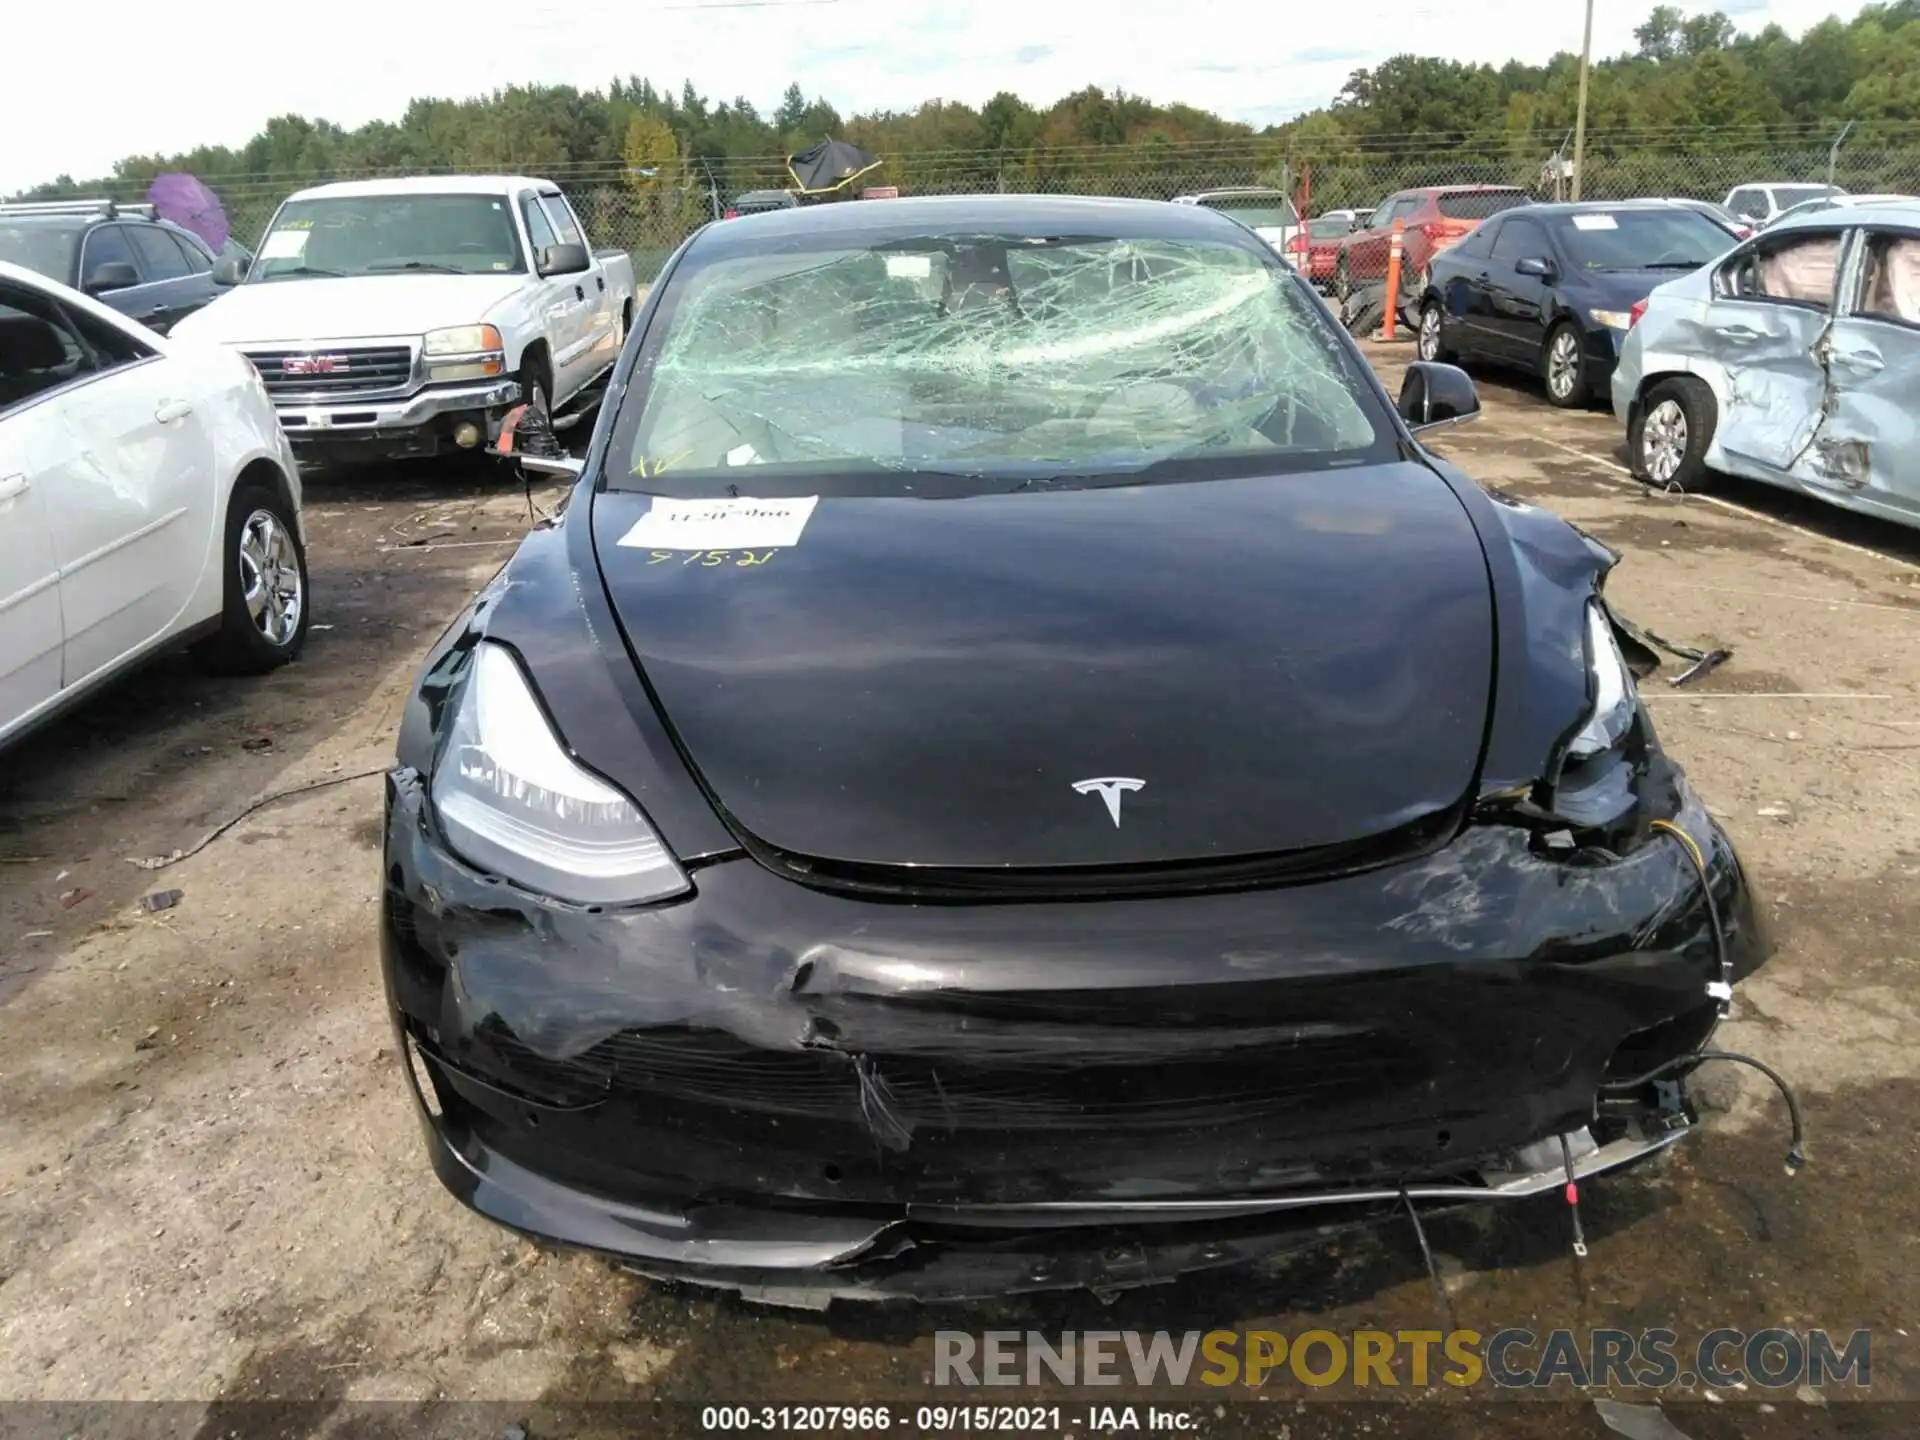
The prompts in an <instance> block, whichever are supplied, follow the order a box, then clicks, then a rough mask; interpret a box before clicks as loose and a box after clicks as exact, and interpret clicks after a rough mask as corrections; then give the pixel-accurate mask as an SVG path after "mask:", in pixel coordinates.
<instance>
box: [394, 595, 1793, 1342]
mask: <svg viewBox="0 0 1920 1440" xmlns="http://www.w3.org/2000/svg"><path fill="white" fill-rule="evenodd" d="M500 593H504V592H503V591H502V592H500ZM469 643H470V641H468V640H465V639H463V640H462V641H460V642H459V644H457V645H456V646H455V651H454V652H445V653H455V652H457V651H458V650H459V649H460V648H461V647H462V646H465V645H467V644H469ZM558 649H559V651H560V652H562V654H561V658H559V659H557V660H556V663H564V658H563V657H564V649H565V647H564V646H562V647H558ZM443 658H444V654H443ZM452 668H455V667H451V666H449V667H445V668H443V671H442V673H443V674H444V673H446V671H447V670H450V669H452ZM453 683H457V682H453ZM427 688H428V689H429V691H430V690H431V688H432V687H431V685H430V686H429V687H427ZM1636 733H1638V734H1639V737H1640V738H1639V739H1638V740H1637V741H1635V742H1634V744H1635V747H1636V748H1633V749H1631V750H1630V751H1623V752H1622V753H1623V754H1626V755H1627V759H1626V761H1625V763H1627V764H1628V766H1629V768H1630V770H1632V771H1633V778H1632V788H1633V792H1634V794H1635V803H1634V815H1633V817H1632V818H1631V819H1630V820H1627V821H1621V820H1618V819H1616V820H1613V821H1602V822H1600V823H1598V824H1595V825H1588V824H1584V823H1582V822H1581V821H1580V820H1578V819H1577V818H1574V817H1570V816H1568V815H1567V814H1565V813H1563V812H1564V810H1565V808H1566V806H1567V804H1568V803H1569V800H1570V797H1578V796H1580V795H1584V794H1585V793H1586V791H1585V790H1584V789H1582V787H1580V786H1578V785H1576V786H1573V787H1571V788H1568V787H1566V786H1565V785H1564V784H1563V785H1562V786H1560V787H1548V788H1545V789H1540V790H1535V791H1529V792H1528V793H1527V794H1526V795H1525V796H1523V797H1522V796H1510V797H1501V796H1489V797H1488V799H1487V801H1486V803H1485V804H1484V805H1483V806H1482V808H1481V812H1480V813H1479V814H1477V815H1476V816H1475V818H1474V819H1473V820H1472V821H1471V822H1470V823H1468V824H1467V825H1465V826H1464V828H1462V829H1461V830H1460V832H1459V833H1458V834H1457V835H1455V836H1454V838H1453V839H1451V840H1450V841H1449V842H1447V843H1446V844H1444V845H1442V846H1440V847H1439V848H1437V849H1434V850H1432V851H1431V852H1430V853H1428V854H1426V855H1424V856H1422V857H1420V858H1417V859H1413V860H1410V861H1404V862H1402V863H1398V864H1393V865H1389V866H1385V867H1382V868H1378V869H1373V870H1369V871H1366V872H1363V873H1356V874H1348V875H1344V876H1337V877H1332V878H1328V879H1325V880H1322V881H1319V882H1317V883H1313V884H1303V885H1292V886H1282V887H1274V888H1258V889H1246V890H1241V891H1237V892H1230V893H1209V894H1196V895H1188V896H1181V897H1177V898H1166V897H1162V898H1156V899H1140V900H1111V901H1101V902H1095V903H1087V902H1080V903H1054V904H1050V903H1021V904H982V905H966V904H956V905H902V904H893V903H887V902H884V901H875V900H871V899H866V898H862V897H858V896H853V895H848V894H841V893H831V892H829V891H827V890H824V889H818V888H813V887H810V886H807V885H803V884H796V883H795V882H794V881H793V880H792V879H790V878H787V877H785V876H782V875H777V874H775V873H773V872H772V871H770V870H769V869H767V868H765V867H764V866H762V865H761V864H759V863H758V862H756V861H755V860H753V859H751V858H747V857H745V856H742V855H741V854H739V853H738V852H737V851H727V850H716V851H714V852H712V853H710V854H708V855H705V856H702V857H701V858H698V859H686V867H685V868H686V879H687V882H688V889H687V891H686V892H685V893H684V894H682V895H680V896H679V897H677V898H675V899H672V900H670V901H668V902H666V903H662V904H657V905H648V906H642V907H628V908H620V907H612V906H601V905H596V904H591V903H584V904H583V903H564V902H559V901H555V900H551V899H548V898H545V897H542V896H539V895H536V894H534V893H532V892H530V891H528V890H525V889H522V888H520V887H519V886H517V885H515V884H513V883H511V882H508V881H505V880H503V879H501V878H499V877H497V876H493V875H488V874H485V873H482V872H481V871H479V870H476V869H475V868H473V867H472V866H470V865H468V864H467V863H466V862H464V861H463V860H461V859H460V858H459V857H458V856H457V855H456V854H455V853H453V851H452V849H451V848H450V847H449V846H448V844H447V843H446V837H445V833H444V831H443V830H442V829H441V822H440V820H439V818H438V817H437V816H436V814H435V811H434V807H433V805H432V803H431V801H430V798H429V794H428V784H427V778H426V773H425V772H424V771H423V769H421V768H416V767H414V766H410V765H407V764H404V763H403V764H402V765H401V766H400V767H398V768H397V769H396V770H395V771H394V772H393V773H392V775H391V776H390V779H389V784H388V795H387V840H386V856H387V863H386V883H385V887H384V897H383V906H382V938H383V950H384V959H385V971H386V976H387V982H388V989H389V996H390V999H391V1002H392V1007H393V1014H394V1019H395V1023H396V1027H397V1030H398V1032H399V1036H400V1040H401V1044H402V1047H403V1049H404V1051H405V1053H406V1055H407V1057H408V1061H409V1070H410V1073H411V1075H412V1078H413V1084H414V1088H415V1091H416V1094H417V1096H418V1098H419V1100H420V1102H421V1112H422V1115H423V1118H424V1122H425V1125H426V1130H427V1135H428V1139H429V1144H430V1147H431V1150H432V1154H433V1159H434V1164H435V1166H436V1169H437V1170H438V1172H439V1174H440V1176H441V1178H442V1180H443V1181H444V1182H445V1183H446V1184H447V1185H448V1186H449V1187H450V1188H451V1189H452V1190H453V1191H454V1192H455V1193H456V1194H457V1195H458V1196H459V1197H460V1198H461V1199H462V1200H464V1201H465V1202H466V1203H467V1204H469V1205H471V1206H473V1207H474V1208H475V1209H476V1210H478V1211H480V1212H481V1213H483V1214H485V1215H488V1216H490V1217H491V1218H493V1219H495V1220H497V1221H499V1222H500V1223H502V1224H505V1225H508V1226H511V1227H513V1228H515V1229H517V1230H520V1231H523V1232H525V1233H528V1234H530V1235H533V1236H537V1237H542V1238H546V1239H550V1240H554V1241H558V1242H561V1243H565V1244H569V1245H575V1246H581V1247H585V1248H588V1249H592V1250H597V1251H601V1252H604V1253H606V1254H608V1255H611V1256H614V1257H617V1258H618V1259H620V1260H621V1261H622V1262H623V1263H625V1264H627V1265H628V1266H630V1267H631V1268H633V1269H636V1270H638V1271H641V1272H643V1273H646V1274H649V1275H653V1276H659V1277H668V1278H677V1279H683V1280H690V1281H694V1282H698V1283H702V1284H708V1285H716V1286H722V1287H726V1288H730V1289H734V1290H737V1291H739V1292H740V1293H742V1294H744V1295H747V1296H749V1297H752V1298H755V1299H759V1300H762V1301H767V1302H773V1303H782V1304H793V1305H802V1306H818V1305H823V1304H825V1303H827V1302H828V1301H830V1300H832V1299H834V1298H864V1299H871V1298H882V1297H891V1296H904V1297H912V1298H916V1299H921V1300H951V1299H963V1298H968V1297H980V1296H987V1295H994V1294H1004V1293H1011V1292H1016V1291H1022V1290H1040V1289H1054V1288H1062V1287H1086V1288H1091V1289H1094V1290H1097V1291H1108V1290H1118V1289H1124V1288H1127V1287H1129V1286H1134V1285H1140V1284H1147V1283H1155V1282H1159V1281H1164V1280H1167V1279H1171V1278H1173V1277H1175V1276H1178V1275H1180V1274H1184V1273H1188V1272H1191V1271H1197V1270H1204V1269H1209V1268H1213V1267H1218V1266H1223V1265H1230V1264H1235V1263H1239V1262H1243V1261H1246V1260H1249V1259H1253V1258H1256V1257H1258V1256H1261V1255H1266V1254H1271V1253H1273V1252H1275V1251H1278V1250H1284V1249H1288V1248H1292V1247H1294V1246H1297V1245H1299V1244H1302V1243H1304V1242H1306V1241H1307V1240H1310V1239H1311V1238H1312V1237H1313V1236H1315V1235H1318V1234H1322V1233H1324V1231H1325V1229H1326V1228H1327V1227H1330V1226H1337V1225H1347V1224H1353V1223H1361V1222H1367V1221H1372V1220H1378V1219H1381V1218H1384V1217H1386V1216H1388V1215H1390V1214H1391V1213H1392V1212H1393V1211H1394V1209H1395V1207H1396V1206H1404V1205H1405V1204H1407V1203H1409V1202H1411V1203H1414V1204H1417V1205H1421V1206H1427V1205H1448V1204H1463V1203H1473V1202H1491V1201H1497V1200H1505V1199H1523V1198H1526V1197H1529V1196H1535V1195H1540V1194H1543V1193H1545V1192H1547V1191H1558V1190H1560V1189H1561V1188H1562V1187H1563V1186H1564V1185H1566V1184H1567V1183H1568V1182H1569V1181H1570V1180H1578V1179H1581V1178H1584V1177H1586V1176H1588V1175H1593V1174H1598V1173H1601V1172H1603V1171H1607V1170H1611V1169H1616V1168H1619V1167H1621V1166H1624V1165H1628V1164H1631V1163H1634V1162H1636V1161H1638V1160H1640V1159H1643V1158H1645V1157H1646V1156H1648V1155H1650V1154H1652V1153H1654V1152H1657V1151H1659V1150H1661V1149H1663V1148H1664V1147H1666V1146H1667V1145H1669V1144H1671V1143H1672V1142H1673V1141H1674V1140H1675V1139H1677V1138H1679V1136H1680V1135H1682V1134H1683V1133H1685V1131H1686V1130H1687V1129H1688V1128H1689V1127H1690V1126H1691V1124H1692V1121H1693V1117H1692V1114H1691V1112H1690V1110H1689V1108H1688V1106H1687V1103H1686V1100H1685V1097H1684V1089H1683V1087H1682V1086H1681V1085H1678V1084H1675V1083H1671V1079H1672V1077H1671V1076H1669V1077H1668V1079H1667V1080H1658V1079H1645V1080H1640V1079H1639V1078H1638V1077H1645V1076H1648V1075H1649V1072H1655V1071H1659V1070H1661V1069H1662V1067H1665V1066H1669V1065H1670V1064H1672V1063H1673V1062H1675V1061H1677V1060H1683V1059H1684V1058H1685V1057H1686V1056H1688V1055H1690V1054H1692V1053H1693V1052H1694V1051H1696V1050H1697V1049H1698V1048H1699V1047H1700V1046H1701V1045H1702V1044H1703V1043H1704V1042H1705V1040H1706V1038H1707V1037H1708V1035H1709V1034H1710V1033H1711V1032H1712V1030H1713V1028H1714V1026H1715V1024H1716V1022H1717V1019H1718V1017H1719V1015H1720V1013H1721V1008H1722V1004H1721V1001H1720V1000H1719V999H1718V998H1717V997H1718V996H1719V995H1721V994H1722V993H1724V991H1723V990H1722V988H1721V987H1722V986H1723V985H1724V984H1725V983H1726V981H1727V980H1728V979H1729V978H1731V979H1737V978H1739V977H1740V976H1742V975H1744V974H1745V973H1747V972H1748V971H1750V970H1751V969H1752V968H1753V967H1754V966H1756V965H1757V964H1758V963H1759V962H1760V961H1761V960H1762V959H1763V958H1764V956H1765V954H1766V953H1767V950H1768V945H1767V940H1766V937H1765V935H1764V934H1763V932H1762V930H1761V928H1760V925H1759V920H1758V916H1757V914H1756V911H1755V909H1754V906H1753V904H1752V901H1751V899H1750V896H1749V894H1748V891H1747V887H1746V883H1745V879H1744V876H1743V874H1742V872H1741V869H1740V866H1739V863H1738V861H1737V860H1736V858H1735V856H1734V853H1733V851H1732V849H1731V847H1730V846H1729V845H1728V843H1727V841H1726V839H1725V837H1724V836H1723V835H1722V834H1721V833H1720V832H1719V830H1718V829H1717V827H1716V826H1715V825H1714V824H1713V822H1712V821H1711V820H1710V818H1709V817H1708V816H1707V815H1706V813H1705V812H1704V810H1703V809H1702V808H1701V807H1700V805H1699V803H1698V802H1697V800H1695V799H1694V798H1693V796H1692V795H1691V793H1690V792H1689V791H1688V789H1687V786H1686V784H1685V781H1684V780H1683V779H1682V777H1681V776H1680V774H1679V772H1678V771H1677V770H1676V769H1675V768H1674V767H1672V766H1671V764H1670V763H1668V762H1666V761H1665V759H1664V757H1662V756H1661V755H1660V754H1659V752H1658V747H1657V744H1655V743H1654V742H1653V739H1652V735H1651V731H1650V730H1645V729H1642V730H1641V731H1639V732H1636ZM1573 738H1577V737H1570V739H1569V743H1568V746H1567V747H1566V748H1567V749H1568V750H1569V751H1571V749H1572V748H1573V744H1572V740H1573ZM1620 738H1621V739H1623V740H1624V739H1628V738H1630V737H1628V736H1627V735H1625V734H1623V735H1622V736H1621V737H1620ZM402 749H403V759H404V758H405V755H406V753H407V750H408V746H407V745H406V744H405V743H404V742H403V747H402ZM1589 763H1590V761H1589ZM1567 768H1568V767H1563V768H1562V772H1561V773H1562V777H1563V780H1564V777H1565V774H1566V770H1567ZM1571 768H1573V769H1576V770H1577V769H1578V768H1579V762H1577V761H1576V762H1574V763H1573V765H1572V766H1571ZM1556 797H1557V798H1556ZM1556 805H1557V806H1558V807H1559V808H1558V809H1556V808H1555V807H1556ZM1603 808H1604V807H1603ZM1649 816H1651V817H1653V819H1663V820H1664V821H1665V823H1667V824H1669V825H1670V826H1671V827H1673V829H1675V830H1676V831H1677V832H1679V834H1680V835H1682V836H1684V837H1685V844H1684V845H1683V844H1682V843H1680V842H1679V841H1676V840H1674V839H1671V838H1668V837H1665V836H1663V834H1662V832H1661V831H1659V830H1656V829H1651V828H1648V827H1649V825H1650V824H1651V821H1650V820H1649V819H1648V817H1649ZM1635 831H1638V832H1639V833H1638V834H1637V835H1636V834H1635V833H1634V832H1635ZM1602 840H1604V841H1606V843H1601V842H1602ZM677 848H678V849H679V851H680V853H681V854H682V855H683V858H684V857H686V856H687V855H688V853H689V851H691V850H697V849H699V848H700V847H699V846H697V845H693V844H690V843H687V842H682V843H681V844H680V845H679V846H678V847H677ZM1688 848H1696V849H1697V850H1698V853H1699V855H1700V857H1701V859H1702V861H1703V864H1704V871H1705V873H1706V875H1707V876H1708V877H1709V879H1710V887H1711V897H1710V898H1709V895H1708V893H1707V891H1706V890H1705V889H1703V887H1702V886H1701V884H1700V877H1699V873H1697V872H1696V870H1695V869H1694V867H1693V864H1692V862H1691V861H1690V859H1689V856H1688V854H1687V850H1688ZM1716 931H1717V932H1718V933H1717V935H1716ZM1636 1082H1637V1083H1636ZM1622 1087H1625V1088H1622ZM1563 1139H1564V1141H1565V1143H1564V1145H1563V1143H1562V1142H1563Z"/></svg>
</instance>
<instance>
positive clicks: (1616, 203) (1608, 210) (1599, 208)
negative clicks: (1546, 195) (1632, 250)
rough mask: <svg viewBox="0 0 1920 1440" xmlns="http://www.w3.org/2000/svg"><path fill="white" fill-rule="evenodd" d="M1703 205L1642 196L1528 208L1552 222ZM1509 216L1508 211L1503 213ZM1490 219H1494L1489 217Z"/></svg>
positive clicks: (1558, 202) (1551, 202)
mask: <svg viewBox="0 0 1920 1440" xmlns="http://www.w3.org/2000/svg"><path fill="white" fill-rule="evenodd" d="M1698 203H1703V202H1698V201H1689V200H1666V199H1661V198H1658V197H1647V196H1641V197H1639V198H1637V199H1633V200H1546V201H1537V202H1535V203H1534V204H1532V205H1529V206H1528V207H1527V214H1529V215H1531V216H1533V217H1535V218H1536V219H1539V218H1542V217H1544V218H1546V219H1549V220H1551V219H1552V218H1553V217H1554V216H1556V215H1608V214H1612V213H1614V212H1615V211H1618V210H1671V209H1672V208H1673V207H1674V206H1676V205H1680V206H1692V205H1694V204H1698ZM1500 213H1501V214H1503V215H1504V214H1508V213H1510V212H1508V211H1504V210H1503V211H1501V212H1500ZM1488 218H1489V219H1491V218H1492V217H1491V216H1489V217H1488Z"/></svg>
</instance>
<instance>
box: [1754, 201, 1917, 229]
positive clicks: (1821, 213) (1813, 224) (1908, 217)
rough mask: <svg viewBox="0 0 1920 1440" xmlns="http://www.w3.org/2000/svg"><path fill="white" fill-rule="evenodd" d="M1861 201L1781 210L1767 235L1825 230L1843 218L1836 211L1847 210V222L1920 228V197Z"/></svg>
mask: <svg viewBox="0 0 1920 1440" xmlns="http://www.w3.org/2000/svg"><path fill="white" fill-rule="evenodd" d="M1862 198H1863V199H1864V201H1865V203H1863V204H1859V205H1829V206H1825V207H1823V208H1821V209H1819V210H1807V211H1803V212H1801V213H1800V214H1797V215H1796V214H1791V213H1786V214H1782V215H1781V216H1780V218H1779V219H1778V220H1776V221H1775V222H1774V223H1773V224H1771V225H1769V226H1768V227H1767V229H1766V233H1767V234H1768V235H1785V234H1791V233H1792V232H1793V231H1795V230H1824V229H1826V228H1827V227H1828V226H1830V225H1832V224H1833V223H1834V222H1835V221H1836V220H1839V219H1840V216H1839V215H1837V214H1836V213H1835V212H1836V211H1842V212H1844V213H1845V217H1846V218H1845V222H1844V223H1845V224H1847V225H1848V226H1861V225H1898V226H1901V227H1903V228H1906V229H1914V228H1920V199H1906V200H1876V199H1874V198H1872V197H1870V196H1868V197H1862Z"/></svg>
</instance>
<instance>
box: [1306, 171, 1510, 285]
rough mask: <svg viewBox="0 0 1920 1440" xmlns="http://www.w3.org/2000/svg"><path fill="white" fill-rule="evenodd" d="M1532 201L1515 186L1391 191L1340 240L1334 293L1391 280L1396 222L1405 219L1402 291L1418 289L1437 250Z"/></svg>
mask: <svg viewBox="0 0 1920 1440" xmlns="http://www.w3.org/2000/svg"><path fill="white" fill-rule="evenodd" d="M1532 203H1533V200H1532V198H1531V197H1530V196H1529V195H1528V194H1527V192H1526V191H1525V190H1522V189H1520V188H1519V187H1518V186H1515V185H1428V186H1425V187H1422V188H1420V189H1415V190H1401V191H1399V192H1397V193H1396V194H1393V195H1389V196H1388V197H1387V198H1386V199H1385V200H1383V201H1381V202H1380V208H1379V209H1377V210H1375V211H1374V212H1373V214H1372V215H1371V216H1369V217H1368V218H1366V219H1364V220H1362V221H1360V222H1359V224H1358V225H1357V226H1355V228H1354V231H1353V233H1352V234H1351V235H1348V236H1347V237H1346V238H1345V239H1343V240H1341V241H1340V242H1339V247H1338V249H1337V251H1336V253H1335V257H1334V274H1333V293H1334V294H1335V295H1337V296H1339V297H1340V298H1341V299H1343V300H1344V299H1345V298H1346V297H1347V294H1348V293H1349V292H1350V291H1351V290H1352V289H1353V287H1354V286H1356V285H1364V284H1366V283H1368V282H1369V281H1373V280H1384V279H1386V278H1387V251H1388V248H1389V246H1390V245H1391V243H1392V240H1393V222H1394V221H1396V220H1400V221H1404V222H1405V227H1404V231H1403V238H1402V245H1403V247H1404V249H1403V253H1402V258H1401V261H1400V285H1401V289H1402V290H1403V291H1406V290H1419V289H1423V288H1425V285H1426V274H1427V266H1428V264H1429V263H1430V262H1431V261H1432V259H1433V256H1434V253H1435V252H1436V251H1439V250H1444V249H1446V248H1447V247H1448V246H1449V245H1454V244H1457V243H1459V242H1460V241H1461V240H1463V239H1465V238H1466V237H1467V236H1468V235H1469V234H1470V233H1472V231H1473V229H1474V227H1475V226H1477V225H1478V224H1479V223H1480V222H1481V221H1482V220H1484V219H1486V218H1487V217H1488V216H1489V215H1497V214H1499V213H1500V212H1501V211H1502V210H1511V209H1512V208H1513V207H1514V206H1516V205H1531V204H1532Z"/></svg>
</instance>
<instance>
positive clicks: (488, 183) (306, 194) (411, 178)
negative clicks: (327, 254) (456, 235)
mask: <svg viewBox="0 0 1920 1440" xmlns="http://www.w3.org/2000/svg"><path fill="white" fill-rule="evenodd" d="M559 188H560V187H559V186H558V185H556V184H554V183H553V181H551V180H540V179H536V178H535V177H533V176H531V175H397V176H393V177H391V178H389V179H383V180H336V181H334V182H333V183H332V184H330V185H315V186H312V187H311V188H310V189H306V190H296V191H295V192H294V193H293V194H292V195H289V196H288V197H287V198H288V199H289V200H352V199H358V198H360V197H363V196H369V195H510V194H513V193H515V192H516V191H520V190H558V189H559Z"/></svg>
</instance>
